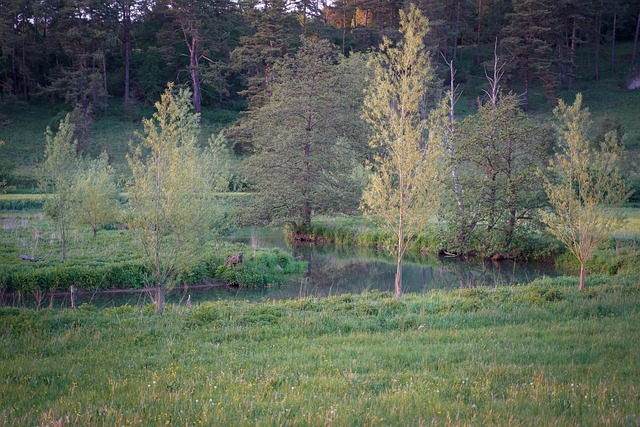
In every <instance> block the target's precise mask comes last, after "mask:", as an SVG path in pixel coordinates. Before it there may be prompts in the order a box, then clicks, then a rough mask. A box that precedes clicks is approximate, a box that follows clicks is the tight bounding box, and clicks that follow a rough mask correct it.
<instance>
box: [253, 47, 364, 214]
mask: <svg viewBox="0 0 640 427" xmlns="http://www.w3.org/2000/svg"><path fill="white" fill-rule="evenodd" d="M358 59H360V61H358ZM362 63H363V61H362V60H361V57H360V56H359V55H354V56H353V58H349V59H348V60H347V59H344V58H342V57H341V55H340V54H339V53H338V52H337V50H336V49H335V48H334V47H333V46H331V45H330V43H329V42H327V41H326V40H310V39H303V42H302V46H301V48H300V50H299V51H298V53H297V54H296V56H295V57H293V58H289V59H287V60H284V61H282V62H280V63H279V65H278V66H277V67H276V68H275V70H276V72H275V73H274V75H275V76H277V79H276V80H275V81H274V82H273V85H272V90H273V93H272V95H271V97H270V98H269V100H268V102H267V103H266V104H265V105H264V106H262V107H260V108H258V109H257V110H254V111H252V112H251V113H250V116H249V120H248V121H247V122H246V123H245V125H244V126H245V129H246V130H247V132H249V133H250V134H251V137H252V141H253V145H254V147H255V154H254V155H253V156H252V158H251V159H250V160H249V168H248V175H249V176H250V177H251V178H252V180H253V181H254V182H255V188H256V190H257V193H256V211H255V212H256V214H257V215H260V219H263V220H270V221H276V222H282V221H285V222H292V223H295V225H297V226H309V225H310V224H311V217H312V216H313V215H314V214H316V213H322V212H324V213H328V212H340V211H342V212H345V211H347V212H351V211H354V210H356V209H357V205H358V200H359V194H360V186H361V182H360V181H359V180H358V179H355V177H354V175H353V171H354V169H355V168H357V167H358V164H359V163H362V162H363V159H362V152H363V150H362V149H361V146H363V145H365V142H364V141H365V140H366V139H365V137H364V129H365V127H364V125H363V123H362V122H361V121H360V120H359V116H360V111H359V106H360V105H361V100H362V97H363V90H362V89H363V86H364V80H365V78H364V73H365V71H364V69H363V67H362V65H363V64H362ZM354 76H356V77H354ZM357 76H359V77H357Z"/></svg>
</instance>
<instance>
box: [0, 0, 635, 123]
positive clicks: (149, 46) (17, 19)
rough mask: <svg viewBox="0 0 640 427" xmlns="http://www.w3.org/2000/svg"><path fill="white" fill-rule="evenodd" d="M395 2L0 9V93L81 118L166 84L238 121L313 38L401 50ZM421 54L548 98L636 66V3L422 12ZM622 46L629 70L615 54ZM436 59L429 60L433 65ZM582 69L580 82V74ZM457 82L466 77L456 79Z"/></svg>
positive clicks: (22, 3)
mask: <svg viewBox="0 0 640 427" xmlns="http://www.w3.org/2000/svg"><path fill="white" fill-rule="evenodd" d="M404 6H405V5H404V3H403V2H400V1H392V0H387V1H370V0H336V1H335V2H331V3H330V2H328V1H326V0H322V1H320V0H314V1H312V0H262V1H259V0H242V1H230V0H194V1H186V0H157V1H150V0H101V1H100V0H73V1H69V0H15V1H4V2H2V3H0V40H1V42H0V43H1V49H0V94H1V96H2V97H3V98H8V97H9V98H11V97H15V98H19V99H22V100H25V101H29V100H31V99H33V98H37V97H48V98H53V99H57V100H64V101H66V102H69V103H71V104H72V105H74V106H75V105H79V106H81V108H83V109H84V110H87V109H88V108H89V107H91V108H93V109H98V110H99V109H100V108H103V107H104V106H105V105H106V104H107V103H109V102H113V101H112V100H111V99H112V98H113V97H116V98H118V99H122V100H123V102H124V104H125V106H126V107H127V108H129V107H131V105H132V104H133V103H135V102H145V103H153V102H155V100H157V99H158V98H159V96H160V94H161V93H162V92H163V90H164V87H165V85H166V82H168V81H172V82H175V83H176V84H179V85H188V86H189V87H190V88H191V92H192V101H193V105H194V109H195V111H196V112H200V111H201V108H202V106H203V105H205V106H207V105H208V106H213V107H220V106H224V107H225V108H244V106H245V105H246V103H249V105H254V106H255V105H260V103H261V102H262V100H264V98H265V97H266V96H269V94H270V93H271V81H272V79H273V78H274V70H273V66H274V64H275V62H276V61H277V60H278V59H279V58H285V57H290V56H291V55H294V54H295V53H296V52H297V51H298V50H299V49H300V48H301V47H302V46H303V45H302V43H301V42H300V36H306V37H308V38H314V39H323V40H327V41H328V42H330V43H332V44H334V45H336V46H337V47H338V48H339V50H340V52H341V53H342V54H343V55H345V56H349V55H350V54H351V53H353V52H366V51H368V50H369V49H372V48H373V49H377V48H378V46H379V44H380V43H381V42H382V40H383V37H385V36H387V37H389V38H390V39H392V40H397V39H398V37H399V34H400V33H399V28H400V26H399V24H400V11H401V10H402V8H403V7H404ZM417 6H418V8H419V9H420V10H421V11H422V12H423V14H424V15H425V16H426V17H427V18H428V19H429V21H430V22H431V28H432V31H431V32H430V33H429V35H428V36H427V40H426V41H425V43H426V45H427V48H429V49H430V50H432V51H439V52H441V53H442V55H443V57H444V58H445V59H446V60H447V61H451V60H455V61H457V60H459V57H460V54H461V53H460V47H462V46H470V47H475V49H472V50H471V51H472V52H473V53H472V55H473V56H474V58H473V59H474V62H475V64H476V65H480V64H482V63H483V62H484V61H486V60H491V56H492V55H491V52H492V49H486V47H487V46H489V47H491V46H493V44H494V43H495V42H496V40H497V42H498V45H499V49H500V54H501V56H502V57H503V58H505V59H507V58H508V59H509V61H508V63H509V66H508V69H507V70H506V74H505V78H506V79H510V80H512V81H517V82H518V83H521V84H523V85H524V87H525V91H524V94H525V100H524V106H525V109H526V107H527V106H528V97H527V95H528V93H529V92H528V88H529V85H531V84H533V83H536V84H537V83H540V84H542V85H543V87H544V89H545V93H546V95H547V96H548V97H549V98H551V99H553V98H554V97H555V96H556V91H557V89H558V87H560V86H564V87H566V88H568V89H570V90H571V89H572V88H573V86H574V82H575V80H576V78H577V76H578V74H582V75H586V76H588V77H589V78H593V79H595V80H597V79H599V78H600V75H601V71H602V70H601V67H602V66H603V64H604V63H605V61H604V60H605V58H603V56H604V52H605V51H604V50H603V48H602V47H603V46H604V45H605V44H606V45H609V46H610V48H609V49H608V51H610V53H611V56H610V58H608V59H607V61H606V62H609V63H610V68H611V69H616V68H617V67H620V66H621V65H622V64H625V65H626V64H636V63H637V42H638V34H639V32H640V4H638V2H637V1H632V0H607V1H604V0H565V1H551V0H543V1H539V0H438V1H435V0H420V1H418V2H417ZM622 40H624V41H632V42H633V48H632V54H631V57H630V58H628V57H625V58H621V57H619V55H617V51H616V45H617V43H618V42H619V41H622ZM437 58H439V56H438V57H437ZM579 70H581V71H582V72H581V73H579ZM458 77H459V78H463V77H464V76H462V75H459V76H458Z"/></svg>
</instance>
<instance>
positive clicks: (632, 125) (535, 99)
mask: <svg viewBox="0 0 640 427" xmlns="http://www.w3.org/2000/svg"><path fill="white" fill-rule="evenodd" d="M630 49H631V45H630V44H620V46H619V47H618V57H619V61H620V65H619V66H618V67H617V71H616V72H612V71H611V69H610V68H609V67H607V66H606V65H605V64H603V65H602V66H601V69H602V71H601V79H600V80H599V81H595V80H593V79H592V78H591V77H590V75H591V74H590V73H591V68H590V67H589V66H588V65H585V66H584V67H583V68H582V69H581V70H579V73H578V76H577V79H576V83H575V90H574V91H573V92H568V91H566V90H560V91H559V92H558V96H559V97H561V98H563V99H565V100H566V101H567V102H569V103H570V102H573V99H574V97H575V94H576V93H577V92H578V91H580V92H582V93H583V95H584V105H585V106H587V107H588V108H589V109H590V111H591V113H592V118H593V122H594V129H593V132H592V134H593V135H594V136H595V135H597V134H598V133H601V132H602V131H603V129H609V128H611V127H619V128H620V129H621V130H622V132H623V133H624V141H625V144H626V147H627V150H628V155H627V156H626V157H625V163H624V165H623V170H624V171H625V175H626V176H627V177H628V179H629V181H630V182H631V183H632V185H633V186H634V188H636V193H637V194H640V171H638V168H637V167H636V165H637V164H640V121H639V120H638V117H639V116H640V90H627V89H626V88H625V82H626V81H627V80H628V78H629V76H630V75H632V74H633V73H632V71H633V68H630V67H628V66H625V65H624V63H627V62H628V61H627V58H628V57H630ZM583 62H585V64H587V61H583ZM441 65H442V64H441ZM456 67H457V69H458V74H457V76H456V79H457V80H458V81H459V82H460V87H459V91H460V92H461V94H462V96H461V98H460V100H459V101H458V103H457V106H456V108H457V110H458V117H459V118H461V117H464V116H466V115H468V114H473V113H474V111H475V108H476V107H475V106H476V105H477V100H478V99H480V98H481V97H482V95H483V90H484V89H485V88H486V86H487V84H486V77H485V74H484V73H485V69H484V67H482V66H480V67H479V66H476V65H475V63H474V50H472V49H471V48H464V49H460V55H459V60H458V62H457V66H456ZM441 68H442V67H441ZM445 75H446V73H445V72H441V76H442V79H443V81H444V80H445V77H444V76H445ZM505 80H506V79H505ZM503 86H504V89H505V90H513V91H514V92H516V93H521V89H522V88H521V87H519V86H518V85H517V84H513V85H510V86H509V85H508V84H507V83H506V82H505V84H503ZM554 107H555V103H554V102H552V101H549V100H548V99H547V98H546V97H545V93H544V91H543V88H542V87H540V86H535V85H533V86H532V87H531V88H530V114H532V115H533V116H535V117H536V118H538V119H539V120H542V121H548V120H551V118H552V114H551V111H552V110H553V108H554ZM70 109H71V108H70V106H69V105H66V104H60V103H58V104H55V103H47V102H33V103H28V104H27V103H24V102H9V101H6V102H3V103H0V119H1V122H2V123H3V124H2V125H1V126H0V140H4V141H5V142H6V145H5V146H4V147H2V148H0V157H1V158H2V161H4V162H8V163H11V164H13V165H15V169H13V171H12V176H11V180H12V181H13V184H14V185H16V186H17V187H18V189H17V190H16V191H17V192H29V191H33V190H34V186H35V168H36V165H37V164H38V162H39V161H41V160H42V158H43V155H44V144H45V138H44V132H45V129H46V128H47V126H49V127H52V128H54V127H55V126H57V124H58V122H59V121H60V120H61V119H62V118H63V117H64V115H65V114H66V113H67V112H69V111H70ZM153 111H154V110H153V106H151V105H145V104H138V106H137V108H136V111H135V113H133V114H124V112H123V109H122V100H121V99H118V98H112V99H111V100H110V102H109V107H108V108H107V109H106V110H105V111H100V112H95V113H94V116H95V117H94V122H93V123H92V124H91V125H90V127H89V129H88V132H87V142H86V143H85V144H84V148H83V151H84V153H85V154H86V155H87V156H90V157H93V156H95V155H97V153H99V152H100V151H102V150H106V152H107V153H108V154H109V156H110V159H111V162H112V164H113V166H114V168H115V170H116V172H117V174H118V175H119V176H120V178H121V182H124V180H125V179H126V176H127V175H128V167H127V165H126V153H127V152H128V150H129V142H130V141H131V140H132V139H135V137H136V132H139V131H141V130H142V123H141V119H142V118H143V117H150V116H151V115H152V114H153ZM239 117H240V113H238V112H236V111H229V110H217V109H212V108H208V109H207V108H206V107H205V108H204V109H203V112H202V124H203V129H202V134H201V140H202V143H203V144H204V143H206V141H207V139H208V138H209V136H210V135H211V134H213V133H217V132H218V131H219V130H220V129H222V128H224V127H227V126H229V125H230V124H232V123H233V122H234V121H235V120H236V119H237V118H239ZM81 145H83V144H81ZM634 200H635V201H638V200H640V196H638V195H636V196H635V198H634Z"/></svg>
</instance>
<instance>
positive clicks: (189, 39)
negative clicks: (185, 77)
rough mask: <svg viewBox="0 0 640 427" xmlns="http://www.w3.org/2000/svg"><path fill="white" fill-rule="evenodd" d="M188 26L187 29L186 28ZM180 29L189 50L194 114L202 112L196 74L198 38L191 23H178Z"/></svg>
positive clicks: (198, 81) (198, 76)
mask: <svg viewBox="0 0 640 427" xmlns="http://www.w3.org/2000/svg"><path fill="white" fill-rule="evenodd" d="M186 25H188V26H189V28H187V27H186ZM180 26H181V27H182V35H183V36H184V42H185V44H186V45H187V48H188V49H189V75H190V76H191V82H192V84H193V98H192V99H193V110H194V111H195V112H196V113H200V112H201V111H202V94H201V93H200V75H199V74H198V65H199V59H200V58H199V53H198V37H197V36H196V34H195V30H194V28H193V26H194V24H193V22H191V21H189V22H188V23H185V22H184V21H182V20H181V21H180Z"/></svg>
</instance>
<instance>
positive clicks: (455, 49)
mask: <svg viewBox="0 0 640 427" xmlns="http://www.w3.org/2000/svg"><path fill="white" fill-rule="evenodd" d="M460 3H461V2H460V0H458V7H457V8H456V26H455V30H454V33H453V59H458V35H459V34H458V33H459V32H460Z"/></svg>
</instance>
